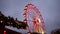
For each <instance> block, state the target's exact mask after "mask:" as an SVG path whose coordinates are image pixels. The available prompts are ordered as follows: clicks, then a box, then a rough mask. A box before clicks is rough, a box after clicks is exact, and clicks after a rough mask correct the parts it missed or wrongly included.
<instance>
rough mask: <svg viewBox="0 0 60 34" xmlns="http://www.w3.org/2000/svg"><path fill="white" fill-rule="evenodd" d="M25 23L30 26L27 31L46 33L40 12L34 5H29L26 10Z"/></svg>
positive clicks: (24, 14)
mask: <svg viewBox="0 0 60 34" xmlns="http://www.w3.org/2000/svg"><path fill="white" fill-rule="evenodd" d="M23 17H24V22H25V23H26V24H28V27H27V29H28V30H29V31H35V32H38V33H45V28H44V27H45V26H44V20H43V18H42V15H41V13H40V11H39V10H38V9H37V8H36V7H35V6H34V5H33V4H27V5H26V6H25V8H24V13H23Z"/></svg>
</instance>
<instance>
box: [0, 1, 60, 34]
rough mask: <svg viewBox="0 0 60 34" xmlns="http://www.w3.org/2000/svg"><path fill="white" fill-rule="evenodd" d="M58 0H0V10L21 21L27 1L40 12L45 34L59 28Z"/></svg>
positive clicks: (59, 6)
mask: <svg viewBox="0 0 60 34" xmlns="http://www.w3.org/2000/svg"><path fill="white" fill-rule="evenodd" d="M59 2H60V0H0V11H2V13H3V14H4V15H5V16H11V17H14V19H15V18H18V20H20V21H23V15H22V14H23V9H24V8H25V6H26V5H27V4H28V3H31V4H34V5H35V6H36V7H37V8H38V9H39V10H40V12H41V14H42V16H43V19H44V22H45V27H46V32H47V34H50V33H51V31H52V30H54V29H58V28H60V5H59V4H60V3H59Z"/></svg>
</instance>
